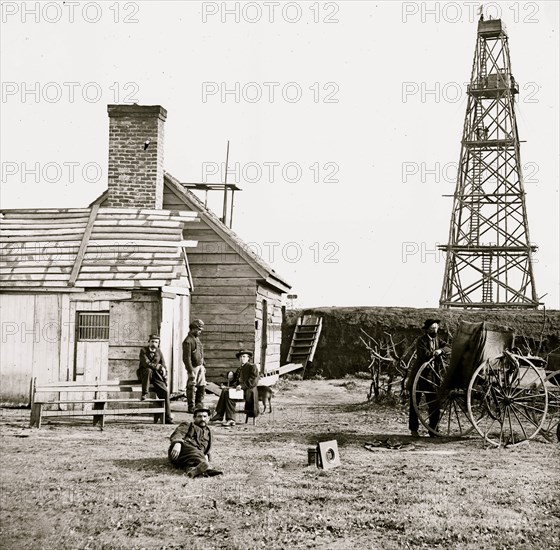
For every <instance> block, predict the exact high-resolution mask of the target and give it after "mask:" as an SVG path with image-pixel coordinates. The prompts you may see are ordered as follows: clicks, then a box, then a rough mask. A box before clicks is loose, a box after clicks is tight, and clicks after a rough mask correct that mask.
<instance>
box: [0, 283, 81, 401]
mask: <svg viewBox="0 0 560 550" xmlns="http://www.w3.org/2000/svg"><path fill="white" fill-rule="evenodd" d="M68 304H69V302H68V295H66V294H58V293H57V294H19V293H18V294H15V293H14V294H10V293H4V294H1V295H0V326H1V327H2V337H1V345H0V377H1V379H2V384H1V388H0V401H1V402H2V404H25V403H28V402H29V387H30V382H31V379H32V378H34V377H37V379H38V382H39V383H48V382H55V381H58V380H60V379H65V378H64V377H65V376H66V374H67V362H68V357H69V355H70V346H71V345H72V344H71V343H70V338H69V333H70V331H71V327H70V323H69V318H68V311H69V307H68ZM61 377H62V378H61Z"/></svg>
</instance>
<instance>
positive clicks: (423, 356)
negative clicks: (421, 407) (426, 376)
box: [406, 333, 451, 392]
mask: <svg viewBox="0 0 560 550" xmlns="http://www.w3.org/2000/svg"><path fill="white" fill-rule="evenodd" d="M437 349H440V350H442V352H443V353H442V355H441V356H443V357H445V356H447V355H449V353H450V352H451V348H450V347H449V346H448V345H447V342H445V341H444V340H442V339H441V338H440V337H439V336H438V335H437V334H436V336H434V338H431V337H430V336H429V335H428V333H425V334H423V335H422V336H420V337H419V338H418V339H417V340H416V361H415V362H414V365H413V367H412V369H411V370H410V372H409V373H408V380H407V383H406V389H407V390H408V391H409V392H410V391H412V385H413V384H414V379H415V378H416V375H417V374H418V371H419V370H420V367H421V366H422V365H423V364H424V363H427V362H428V361H429V360H430V359H431V358H432V357H435V356H434V351H435V350H437ZM441 356H440V357H441Z"/></svg>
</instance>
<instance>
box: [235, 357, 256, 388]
mask: <svg viewBox="0 0 560 550" xmlns="http://www.w3.org/2000/svg"><path fill="white" fill-rule="evenodd" d="M258 383H259V369H258V368H257V365H255V364H254V363H245V364H244V365H241V367H240V369H239V381H238V384H239V385H240V386H241V389H242V390H250V389H252V388H256V387H257V384H258Z"/></svg>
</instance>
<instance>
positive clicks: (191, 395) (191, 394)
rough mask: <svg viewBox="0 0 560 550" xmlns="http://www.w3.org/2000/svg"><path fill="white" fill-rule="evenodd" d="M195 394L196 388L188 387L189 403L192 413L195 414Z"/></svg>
mask: <svg viewBox="0 0 560 550" xmlns="http://www.w3.org/2000/svg"><path fill="white" fill-rule="evenodd" d="M194 392H195V386H187V403H188V406H189V412H190V413H193V412H194Z"/></svg>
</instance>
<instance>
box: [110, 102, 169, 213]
mask: <svg viewBox="0 0 560 550" xmlns="http://www.w3.org/2000/svg"><path fill="white" fill-rule="evenodd" d="M107 112H108V113H109V171H108V175H109V196H108V199H107V206H108V207H109V208H150V209H161V208H163V124H164V122H165V119H166V118H167V111H166V110H165V109H164V108H163V107H161V106H160V105H108V106H107Z"/></svg>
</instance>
